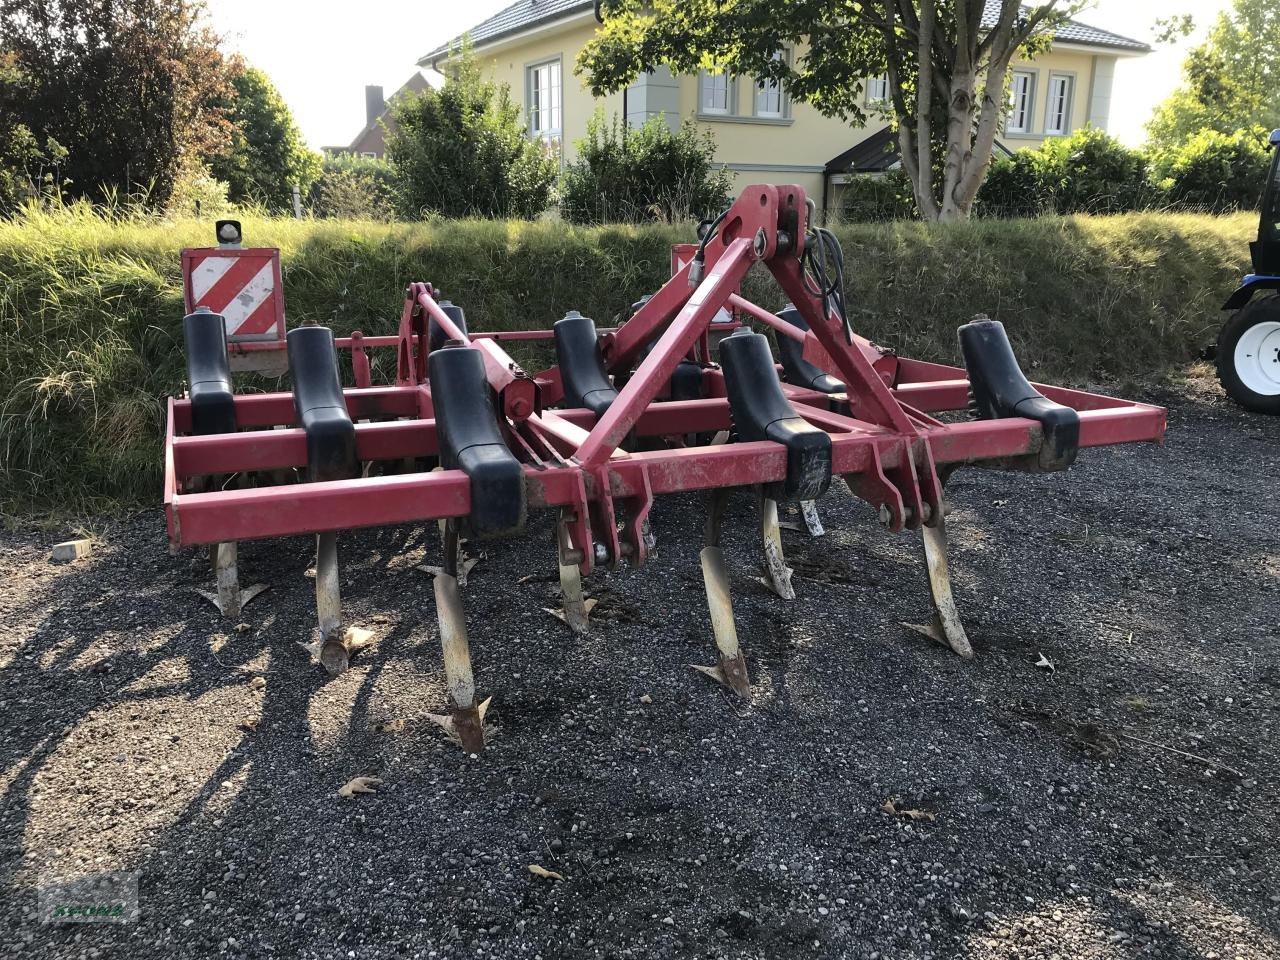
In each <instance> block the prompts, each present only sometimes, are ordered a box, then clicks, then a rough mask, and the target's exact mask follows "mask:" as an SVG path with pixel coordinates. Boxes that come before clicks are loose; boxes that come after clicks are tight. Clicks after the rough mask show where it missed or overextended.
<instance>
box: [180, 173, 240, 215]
mask: <svg viewBox="0 0 1280 960" xmlns="http://www.w3.org/2000/svg"><path fill="white" fill-rule="evenodd" d="M227 193H228V187H227V185H226V184H225V183H223V182H222V181H221V180H219V179H217V178H216V177H214V175H213V173H212V172H211V171H210V170H209V168H208V167H206V166H205V165H204V164H203V163H198V162H189V163H187V164H186V165H185V166H184V167H183V168H182V169H181V170H180V171H179V172H178V175H177V176H176V177H175V178H174V181H173V192H172V193H170V194H169V200H168V202H167V203H166V204H165V213H166V214H168V215H169V216H171V217H222V216H225V215H226V214H228V213H230V212H231V210H232V204H231V201H230V200H229V199H228V198H227Z"/></svg>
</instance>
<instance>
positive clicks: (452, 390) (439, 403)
mask: <svg viewBox="0 0 1280 960" xmlns="http://www.w3.org/2000/svg"><path fill="white" fill-rule="evenodd" d="M427 377H428V379H429V381H430V383H431V399H432V400H433V402H434V403H435V415H436V430H437V434H438V436H439V440H440V465H441V466H442V467H444V468H445V469H446V470H461V471H462V472H463V473H465V474H466V475H467V477H468V479H470V481H471V514H470V516H469V517H467V518H466V519H465V520H464V521H463V527H464V529H465V530H466V531H467V532H468V534H469V535H470V536H473V537H496V536H501V535H503V534H507V533H513V532H515V531H517V530H520V529H522V528H523V527H524V523H525V516H526V514H527V512H528V507H527V498H526V495H525V484H524V468H523V467H521V465H520V461H519V460H517V459H516V458H515V455H514V454H513V453H512V452H511V450H510V449H509V448H508V447H507V444H506V442H505V441H504V440H503V438H502V433H501V431H500V430H499V429H498V418H497V415H496V414H495V412H494V405H493V399H492V392H493V391H492V390H491V388H490V387H489V381H488V379H487V378H486V377H485V372H484V360H483V359H482V358H481V356H480V353H479V351H477V350H475V349H473V348H470V347H446V348H444V349H443V350H433V351H431V356H430V358H429V359H428V360H427Z"/></svg>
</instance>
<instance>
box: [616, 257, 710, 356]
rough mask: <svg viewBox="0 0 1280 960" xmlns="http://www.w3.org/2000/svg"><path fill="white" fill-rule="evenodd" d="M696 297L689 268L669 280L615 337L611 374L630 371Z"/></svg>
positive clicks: (676, 273)
mask: <svg viewBox="0 0 1280 960" xmlns="http://www.w3.org/2000/svg"><path fill="white" fill-rule="evenodd" d="M692 296H693V288H692V287H690V286H689V265H688V264H685V265H684V266H683V267H681V268H680V269H679V270H677V271H676V272H675V273H674V274H672V277H671V279H670V280H668V281H667V282H666V283H664V284H663V285H662V287H661V288H660V289H659V290H658V292H657V293H655V294H654V295H653V296H652V297H650V298H649V299H648V300H647V301H646V302H645V304H644V306H642V307H641V308H640V309H639V310H637V311H636V312H635V314H634V315H633V316H632V317H631V319H630V320H628V321H627V322H626V323H624V324H622V326H620V327H618V329H617V331H615V332H614V334H613V339H612V342H611V343H610V345H609V353H608V356H607V358H606V359H607V361H608V365H609V372H610V373H622V372H625V371H626V370H629V369H630V368H631V361H632V360H634V359H635V356H636V354H638V353H639V352H640V351H641V350H642V349H644V345H645V344H647V343H648V342H649V341H650V340H652V339H653V338H654V337H655V336H656V335H657V333H658V330H659V329H661V328H662V327H663V326H664V325H665V324H667V323H669V322H670V321H671V319H672V318H673V317H674V316H676V314H678V313H679V312H680V311H681V310H683V309H684V305H685V304H686V303H688V302H689V299H690V297H692Z"/></svg>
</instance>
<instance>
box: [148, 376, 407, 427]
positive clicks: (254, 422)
mask: <svg viewBox="0 0 1280 960" xmlns="http://www.w3.org/2000/svg"><path fill="white" fill-rule="evenodd" d="M418 389H419V388H417V387H367V388H363V389H361V388H357V387H349V388H347V389H346V390H343V391H342V396H343V399H345V400H346V402H347V413H349V414H350V415H351V419H352V420H374V419H378V418H381V417H416V416H417V415H418ZM235 405H236V423H237V424H238V425H239V426H240V427H241V428H242V429H249V428H261V427H276V426H292V425H293V423H294V420H295V416H296V414H295V411H294V407H293V394H292V393H242V394H237V395H236V397H235ZM173 414H174V432H175V433H178V434H183V433H190V432H191V401H190V400H174V404H173Z"/></svg>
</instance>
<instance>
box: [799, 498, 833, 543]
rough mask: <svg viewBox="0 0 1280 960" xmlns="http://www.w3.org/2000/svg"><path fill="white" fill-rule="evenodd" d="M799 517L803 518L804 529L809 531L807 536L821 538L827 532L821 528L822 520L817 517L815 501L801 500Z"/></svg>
mask: <svg viewBox="0 0 1280 960" xmlns="http://www.w3.org/2000/svg"><path fill="white" fill-rule="evenodd" d="M800 516H801V517H803V518H804V528H805V529H806V530H808V531H809V536H811V537H821V536H823V535H824V534H826V532H827V531H826V529H825V528H824V527H823V526H822V518H821V517H820V516H818V503H817V501H815V500H801V501H800Z"/></svg>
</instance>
